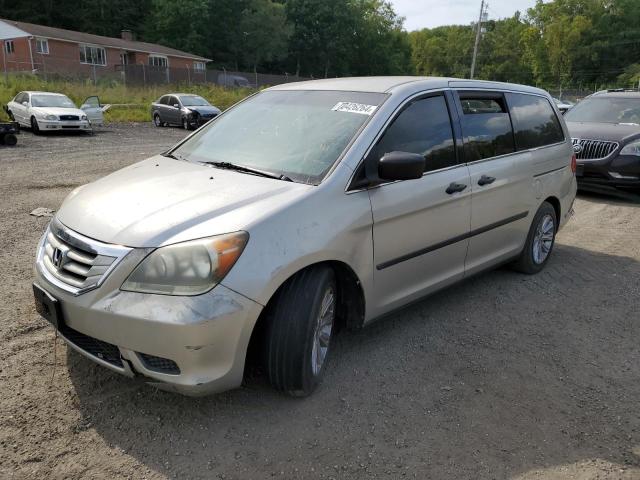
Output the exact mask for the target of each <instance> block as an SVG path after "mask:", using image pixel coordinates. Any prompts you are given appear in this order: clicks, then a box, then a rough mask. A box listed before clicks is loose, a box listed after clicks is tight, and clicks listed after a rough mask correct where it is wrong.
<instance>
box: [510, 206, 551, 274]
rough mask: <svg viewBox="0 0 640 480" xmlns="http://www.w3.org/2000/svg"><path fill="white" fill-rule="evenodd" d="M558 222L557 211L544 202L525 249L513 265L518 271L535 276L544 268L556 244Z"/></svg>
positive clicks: (534, 221) (532, 225)
mask: <svg viewBox="0 0 640 480" xmlns="http://www.w3.org/2000/svg"><path fill="white" fill-rule="evenodd" d="M557 222H558V220H557V218H556V211H555V209H554V208H553V206H552V205H551V204H550V203H549V202H544V203H543V204H542V205H541V206H540V208H539V209H538V211H537V212H536V215H535V216H534V217H533V222H532V223H531V227H530V228H529V234H528V235H527V240H526V243H525V245H524V249H523V250H522V253H520V257H519V258H518V260H516V262H515V263H514V265H513V266H514V268H515V269H516V270H518V271H520V272H522V273H527V274H534V273H538V272H539V271H541V270H542V269H543V268H544V266H545V265H546V263H547V261H548V260H549V257H550V256H551V251H552V250H553V245H554V243H555V239H556V232H557V229H558V227H557Z"/></svg>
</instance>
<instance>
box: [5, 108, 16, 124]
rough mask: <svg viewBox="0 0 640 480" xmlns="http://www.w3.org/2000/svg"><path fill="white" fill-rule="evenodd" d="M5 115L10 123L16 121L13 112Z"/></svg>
mask: <svg viewBox="0 0 640 480" xmlns="http://www.w3.org/2000/svg"><path fill="white" fill-rule="evenodd" d="M7 115H8V116H9V120H11V121H12V122H15V121H16V117H14V116H13V112H11V110H9V111H7Z"/></svg>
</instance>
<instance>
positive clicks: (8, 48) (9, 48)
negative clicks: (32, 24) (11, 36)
mask: <svg viewBox="0 0 640 480" xmlns="http://www.w3.org/2000/svg"><path fill="white" fill-rule="evenodd" d="M4 51H5V52H7V53H8V54H9V53H15V51H16V47H15V45H14V44H13V40H6V41H5V42H4Z"/></svg>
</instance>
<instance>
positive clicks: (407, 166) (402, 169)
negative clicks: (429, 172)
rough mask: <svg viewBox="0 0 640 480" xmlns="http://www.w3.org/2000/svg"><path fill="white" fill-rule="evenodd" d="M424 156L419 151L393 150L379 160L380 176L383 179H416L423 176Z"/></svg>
mask: <svg viewBox="0 0 640 480" xmlns="http://www.w3.org/2000/svg"><path fill="white" fill-rule="evenodd" d="M423 173H424V157H423V156H422V155H420V154H419V153H408V152H391V153H387V154H385V155H384V156H383V157H382V158H381V159H380V160H379V161H378V176H379V177H380V178H381V179H382V180H414V179H417V178H422V174H423Z"/></svg>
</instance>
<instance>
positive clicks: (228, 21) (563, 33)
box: [0, 0, 640, 89]
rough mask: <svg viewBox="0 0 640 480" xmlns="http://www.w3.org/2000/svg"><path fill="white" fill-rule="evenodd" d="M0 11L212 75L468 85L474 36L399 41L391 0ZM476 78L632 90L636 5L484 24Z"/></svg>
mask: <svg viewBox="0 0 640 480" xmlns="http://www.w3.org/2000/svg"><path fill="white" fill-rule="evenodd" d="M442 1H444V0H442ZM0 12H1V13H0V16H1V17H4V18H9V19H15V20H21V21H26V22H32V23H39V24H44V25H51V26H56V27H61V28H67V29H71V30H79V31H85V32H90V33H95V34H98V35H106V36H118V35H119V34H120V31H121V30H122V29H129V30H132V31H134V32H135V33H136V34H137V36H138V39H140V40H144V41H148V42H157V43H162V44H165V45H168V46H171V47H174V48H178V49H181V50H186V51H189V52H193V53H197V54H200V55H203V56H205V57H208V58H211V59H213V66H214V67H215V68H222V67H225V68H227V69H234V70H252V71H259V72H264V73H285V72H286V73H289V74H296V75H300V76H307V77H315V78H319V77H334V76H346V75H397V74H419V75H440V76H453V77H468V76H469V73H470V66H471V59H472V54H473V43H474V36H475V29H476V25H474V24H469V25H448V26H442V27H437V28H431V29H422V30H418V31H413V32H406V31H405V30H404V28H403V21H404V19H403V18H402V17H400V16H398V15H397V13H396V12H395V11H394V9H393V6H392V4H391V2H390V1H388V0H181V1H175V0H137V1H136V2H131V1H130V0H21V1H18V0H0ZM490 14H491V11H490ZM452 20H454V19H452ZM476 72H477V73H476V78H483V79H489V80H498V81H508V82H517V83H525V84H534V85H539V86H541V87H545V88H553V89H568V88H583V89H586V88H594V87H598V86H605V85H607V86H613V85H620V86H631V85H633V84H636V85H637V84H638V81H640V1H639V0H553V1H550V2H548V3H543V2H542V1H541V0H538V1H537V3H536V4H535V6H533V7H532V8H531V9H529V10H528V11H527V12H522V13H520V12H516V14H514V15H513V16H512V17H510V18H506V19H500V20H489V21H488V22H485V23H484V24H483V33H482V41H481V43H480V48H479V52H478V62H477V70H476Z"/></svg>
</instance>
